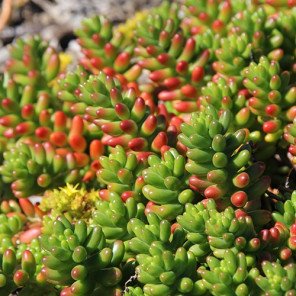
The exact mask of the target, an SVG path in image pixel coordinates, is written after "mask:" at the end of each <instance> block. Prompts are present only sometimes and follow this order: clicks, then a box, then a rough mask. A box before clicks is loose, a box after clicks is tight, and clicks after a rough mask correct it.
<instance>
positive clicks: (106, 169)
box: [97, 145, 147, 201]
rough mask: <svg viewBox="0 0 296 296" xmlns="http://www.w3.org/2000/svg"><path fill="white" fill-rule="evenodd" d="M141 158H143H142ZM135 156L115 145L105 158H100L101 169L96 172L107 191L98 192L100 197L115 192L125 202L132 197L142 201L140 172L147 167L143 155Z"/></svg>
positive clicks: (144, 155)
mask: <svg viewBox="0 0 296 296" xmlns="http://www.w3.org/2000/svg"><path fill="white" fill-rule="evenodd" d="M142 156H143V157H142ZM142 156H141V154H138V155H136V154H135V153H134V152H131V153H126V151H125V150H124V148H123V147H122V146H119V145H117V146H116V147H115V148H114V149H113V151H112V152H111V153H110V154H109V157H107V156H101V157H100V158H99V162H100V165H101V168H100V169H99V170H98V171H97V177H98V180H99V181H100V182H101V183H103V184H104V185H107V189H102V190H101V191H100V194H101V195H108V192H116V193H118V194H120V195H121V197H122V198H123V199H124V200H126V199H127V198H128V197H133V198H135V199H136V200H137V201H139V200H141V199H142V187H143V185H144V182H143V177H142V176H141V173H142V170H143V169H144V168H146V167H147V159H146V158H147V156H146V154H145V153H143V155H142Z"/></svg>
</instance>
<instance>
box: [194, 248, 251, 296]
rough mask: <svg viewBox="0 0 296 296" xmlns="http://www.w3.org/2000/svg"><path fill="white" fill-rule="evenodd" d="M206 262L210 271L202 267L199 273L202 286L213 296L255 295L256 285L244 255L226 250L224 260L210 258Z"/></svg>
mask: <svg viewBox="0 0 296 296" xmlns="http://www.w3.org/2000/svg"><path fill="white" fill-rule="evenodd" d="M206 262H207V265H208V266H209V269H210V270H207V269H206V268H204V267H200V268H199V269H198V273H199V275H200V276H201V277H202V280H201V283H200V285H201V286H203V287H206V289H207V290H208V291H209V292H210V294H211V295H222V294H223V295H238V296H243V295H253V294H252V293H254V286H255V284H254V280H253V278H252V275H250V266H249V264H248V259H247V256H246V255H245V254H244V253H242V252H239V253H238V254H235V253H234V252H233V251H231V250H226V251H225V253H224V258H223V259H221V260H219V259H217V258H216V257H214V256H208V257H207V259H206Z"/></svg>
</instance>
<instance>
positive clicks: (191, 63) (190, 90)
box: [135, 9, 209, 113]
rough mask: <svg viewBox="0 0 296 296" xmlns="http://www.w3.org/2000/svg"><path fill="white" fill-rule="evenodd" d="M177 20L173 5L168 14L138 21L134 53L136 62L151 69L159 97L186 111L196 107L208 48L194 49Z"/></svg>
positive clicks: (193, 42)
mask: <svg viewBox="0 0 296 296" xmlns="http://www.w3.org/2000/svg"><path fill="white" fill-rule="evenodd" d="M179 23H180V20H179V18H178V15H177V10H175V9H174V10H173V13H170V14H169V15H168V16H162V15H160V14H150V16H148V17H147V19H146V20H144V21H143V22H140V23H139V25H138V29H137V34H136V37H137V38H138V43H137V47H136V48H135V55H136V57H137V59H138V64H139V65H140V66H141V67H142V68H143V69H145V70H149V71H150V73H149V78H150V80H151V81H152V82H153V84H154V85H155V87H158V88H160V91H159V92H158V99H159V100H161V101H165V102H172V104H173V108H172V110H175V111H177V112H181V113H183V112H185V113H188V112H192V111H195V110H197V105H196V99H197V96H198V89H199V87H200V85H202V83H203V78H204V75H205V73H206V72H207V70H205V66H206V63H207V61H208V59H209V51H208V50H207V49H205V50H203V51H202V50H197V49H196V48H197V45H196V41H195V40H194V38H192V37H186V36H184V34H182V32H181V31H180V28H179ZM147 27H148V28H149V30H147V29H146V28H147Z"/></svg>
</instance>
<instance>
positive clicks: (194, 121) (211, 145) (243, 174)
mask: <svg viewBox="0 0 296 296" xmlns="http://www.w3.org/2000/svg"><path fill="white" fill-rule="evenodd" d="M230 124H231V113H230V111H229V110H225V111H223V112H222V113H221V114H220V116H218V113H217V110H216V109H215V108H214V107H213V106H211V105H208V106H206V108H205V110H204V111H203V112H199V113H193V114H192V118H191V124H187V123H183V124H182V125H181V131H182V133H181V134H179V136H178V139H179V141H180V142H181V143H182V144H183V145H185V146H186V148H187V153H186V155H187V157H188V162H187V164H186V166H185V169H186V170H187V171H188V172H189V173H190V175H191V176H190V178H189V185H190V186H191V188H192V189H194V190H196V191H198V192H200V193H201V194H203V196H204V197H205V198H213V199H215V200H217V202H218V204H220V207H222V208H223V207H226V206H227V205H230V204H232V205H234V206H235V207H244V208H245V209H248V210H251V209H258V208H260V197H261V195H262V194H263V193H264V191H265V190H266V189H267V187H268V186H269V182H270V180H269V177H267V176H263V177H262V174H263V172H264V164H263V163H261V162H255V163H251V160H252V148H251V146H250V144H249V143H247V142H246V139H247V131H246V129H240V130H237V131H235V132H234V133H233V132H230V131H231V126H230Z"/></svg>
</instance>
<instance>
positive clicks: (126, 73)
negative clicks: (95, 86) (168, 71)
mask: <svg viewBox="0 0 296 296" xmlns="http://www.w3.org/2000/svg"><path fill="white" fill-rule="evenodd" d="M75 33H76V35H77V36H78V43H79V44H80V46H81V47H82V52H83V54H84V55H85V56H84V58H82V60H81V61H80V62H81V64H82V65H83V66H84V67H85V68H86V69H87V70H89V71H91V72H92V73H94V74H98V73H99V71H100V70H102V71H104V72H106V73H107V74H108V75H111V76H114V75H118V74H121V75H123V79H126V80H127V81H135V80H136V79H137V78H138V76H140V74H141V68H140V67H139V66H138V65H136V64H133V62H132V56H133V55H132V53H133V49H134V45H133V43H132V42H130V44H128V43H127V42H126V41H127V38H125V36H124V34H122V33H121V32H119V31H117V32H113V27H112V23H111V22H110V21H109V20H108V19H106V18H105V17H103V16H94V17H91V18H86V19H84V20H83V21H82V26H81V28H79V29H77V30H76V31H75ZM129 40H130V41H131V39H129Z"/></svg>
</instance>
